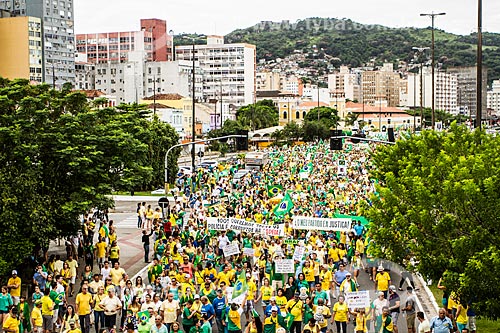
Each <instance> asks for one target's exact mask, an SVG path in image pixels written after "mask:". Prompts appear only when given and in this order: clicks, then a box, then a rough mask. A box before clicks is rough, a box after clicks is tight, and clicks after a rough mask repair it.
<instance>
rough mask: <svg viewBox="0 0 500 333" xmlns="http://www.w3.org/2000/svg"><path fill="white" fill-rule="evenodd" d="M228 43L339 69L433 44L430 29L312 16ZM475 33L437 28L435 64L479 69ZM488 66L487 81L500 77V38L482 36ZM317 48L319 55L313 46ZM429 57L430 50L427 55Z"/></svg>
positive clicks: (402, 57)
mask: <svg viewBox="0 0 500 333" xmlns="http://www.w3.org/2000/svg"><path fill="white" fill-rule="evenodd" d="M225 39H226V41H227V42H232V43H236V42H246V43H251V44H255V45H256V46H257V58H258V59H266V60H272V59H276V58H284V57H286V56H288V55H291V54H292V53H294V52H295V51H296V50H298V51H302V52H304V53H308V56H309V57H311V59H312V58H313V57H324V56H325V55H327V56H328V59H330V63H331V64H332V65H334V66H335V67H338V66H339V65H349V66H351V67H358V66H363V65H364V64H366V63H369V62H370V61H372V60H373V61H374V63H375V64H376V65H380V64H382V63H383V62H394V63H396V62H398V61H405V62H410V61H411V60H412V59H413V57H414V51H413V50H412V47H414V46H417V47H425V46H430V44H431V29H430V27H429V28H424V29H417V28H389V27H385V26H382V25H364V24H360V23H356V22H353V21H351V20H349V19H336V18H308V19H304V20H299V21H297V22H294V23H290V22H288V21H282V22H268V21H263V22H260V23H258V24H256V25H254V26H252V27H249V28H246V29H238V30H235V31H233V32H231V33H230V34H228V35H227V36H226V37H225ZM476 40H477V38H476V34H471V35H468V36H462V35H455V34H452V33H448V32H445V31H442V30H435V46H436V48H435V54H436V61H439V63H440V64H441V65H442V66H443V68H446V67H452V66H474V65H475V64H476V49H477V48H476ZM483 45H484V49H483V55H484V59H483V63H484V65H486V66H488V68H489V72H488V81H489V82H491V80H492V79H497V78H500V52H499V48H500V34H497V33H484V34H483ZM314 46H315V49H316V50H317V53H316V54H315V53H314V52H313V48H314ZM428 57H429V58H430V52H428Z"/></svg>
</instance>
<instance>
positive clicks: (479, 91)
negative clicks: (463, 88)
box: [475, 0, 483, 129]
mask: <svg viewBox="0 0 500 333" xmlns="http://www.w3.org/2000/svg"><path fill="white" fill-rule="evenodd" d="M476 70H477V78H476V80H477V82H476V124H475V125H476V126H475V127H476V128H479V129H481V119H482V115H483V1H482V0H478V6H477V69H476Z"/></svg>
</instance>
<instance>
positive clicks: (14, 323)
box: [2, 306, 19, 333]
mask: <svg viewBox="0 0 500 333" xmlns="http://www.w3.org/2000/svg"><path fill="white" fill-rule="evenodd" d="M2 328H3V331H4V332H5V333H19V319H18V317H17V308H16V307H15V306H13V307H11V308H10V310H9V313H8V314H7V316H6V318H4V321H3V325H2Z"/></svg>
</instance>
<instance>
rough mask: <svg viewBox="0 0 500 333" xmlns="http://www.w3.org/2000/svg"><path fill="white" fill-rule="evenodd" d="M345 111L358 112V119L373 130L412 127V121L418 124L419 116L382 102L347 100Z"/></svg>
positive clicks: (347, 112) (417, 125)
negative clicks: (364, 102)
mask: <svg viewBox="0 0 500 333" xmlns="http://www.w3.org/2000/svg"><path fill="white" fill-rule="evenodd" d="M345 112H346V114H349V113H355V114H358V115H359V116H358V121H362V120H364V122H365V124H366V125H368V126H369V127H371V128H373V129H375V130H379V129H380V130H382V131H386V130H387V128H388V127H393V128H395V129H397V128H400V127H403V128H413V127H414V123H415V125H416V127H419V126H420V117H413V116H412V115H409V114H408V113H407V112H406V111H405V110H403V109H400V108H398V107H392V106H390V107H388V106H384V105H382V104H380V105H379V106H373V105H368V104H365V105H363V104H362V103H354V102H347V103H346V109H345Z"/></svg>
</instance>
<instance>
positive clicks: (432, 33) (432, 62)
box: [420, 12, 446, 129]
mask: <svg viewBox="0 0 500 333" xmlns="http://www.w3.org/2000/svg"><path fill="white" fill-rule="evenodd" d="M441 15H446V13H434V12H432V13H430V14H420V16H427V17H430V18H431V22H432V28H431V36H432V37H431V39H432V40H431V53H432V55H431V57H432V59H431V66H432V129H434V127H435V126H434V125H435V122H436V119H435V114H434V67H435V64H434V18H435V17H436V16H441Z"/></svg>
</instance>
